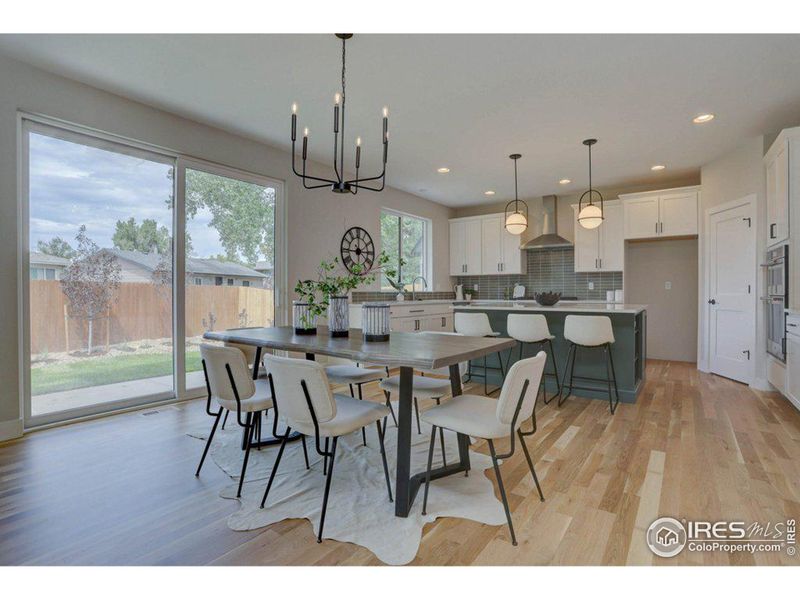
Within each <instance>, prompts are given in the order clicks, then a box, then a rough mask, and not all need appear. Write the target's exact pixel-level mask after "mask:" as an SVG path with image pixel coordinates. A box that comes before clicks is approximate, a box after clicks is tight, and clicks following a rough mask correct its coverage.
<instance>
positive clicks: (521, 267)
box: [500, 225, 528, 275]
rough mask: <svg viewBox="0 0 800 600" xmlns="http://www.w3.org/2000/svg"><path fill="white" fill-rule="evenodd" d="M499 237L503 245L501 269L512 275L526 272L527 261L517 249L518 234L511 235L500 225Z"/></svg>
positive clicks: (518, 242)
mask: <svg viewBox="0 0 800 600" xmlns="http://www.w3.org/2000/svg"><path fill="white" fill-rule="evenodd" d="M500 231H501V234H500V235H501V238H502V247H503V262H502V263H501V267H502V268H501V271H502V272H503V273H509V274H512V275H518V274H520V273H526V272H527V270H528V265H527V264H526V263H527V261H525V260H524V258H523V255H522V254H523V252H522V250H520V249H519V244H520V236H518V235H513V234H511V233H508V231H506V228H505V227H502V225H501V230H500Z"/></svg>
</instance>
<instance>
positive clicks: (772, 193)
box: [764, 135, 790, 246]
mask: <svg viewBox="0 0 800 600" xmlns="http://www.w3.org/2000/svg"><path fill="white" fill-rule="evenodd" d="M789 146H790V141H789V137H788V136H784V135H781V136H779V137H778V139H776V140H775V143H773V144H772V147H770V149H769V150H768V151H767V154H766V155H765V156H764V163H765V168H766V179H767V246H772V245H774V244H779V243H781V242H784V241H786V240H788V239H789V204H790V198H789V177H790V173H789V171H790V168H789V158H790V147H789Z"/></svg>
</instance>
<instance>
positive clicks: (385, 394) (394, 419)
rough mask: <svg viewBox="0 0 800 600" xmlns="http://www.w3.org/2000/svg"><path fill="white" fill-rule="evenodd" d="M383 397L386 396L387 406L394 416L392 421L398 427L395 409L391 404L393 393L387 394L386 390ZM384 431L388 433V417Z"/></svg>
mask: <svg viewBox="0 0 800 600" xmlns="http://www.w3.org/2000/svg"><path fill="white" fill-rule="evenodd" d="M383 395H384V396H386V406H387V407H388V408H389V414H391V415H392V421H394V426H395V427H397V417H396V416H395V414H394V408H392V402H391V396H392V394H391V392H387V391H386V390H384V391H383ZM383 430H384V431H386V417H384V419H383Z"/></svg>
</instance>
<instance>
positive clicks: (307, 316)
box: [292, 300, 317, 335]
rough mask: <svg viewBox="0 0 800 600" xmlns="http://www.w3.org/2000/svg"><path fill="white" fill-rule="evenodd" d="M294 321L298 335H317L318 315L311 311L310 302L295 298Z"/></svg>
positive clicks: (293, 307) (293, 303)
mask: <svg viewBox="0 0 800 600" xmlns="http://www.w3.org/2000/svg"><path fill="white" fill-rule="evenodd" d="M292 323H293V324H294V332H295V334H296V335H316V334H317V315H315V314H313V313H312V312H311V305H310V304H309V303H308V302H303V301H301V300H294V301H293V302H292Z"/></svg>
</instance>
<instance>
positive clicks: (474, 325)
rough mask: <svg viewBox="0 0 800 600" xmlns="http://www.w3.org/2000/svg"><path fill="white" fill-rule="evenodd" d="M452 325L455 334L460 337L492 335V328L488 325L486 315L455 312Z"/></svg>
mask: <svg viewBox="0 0 800 600" xmlns="http://www.w3.org/2000/svg"><path fill="white" fill-rule="evenodd" d="M453 325H454V326H455V330H456V333H460V334H461V335H471V336H475V337H484V336H487V335H492V326H491V325H490V324H489V316H488V315H487V314H486V313H479V312H475V313H473V312H469V313H466V312H457V313H456V314H455V316H454V318H453Z"/></svg>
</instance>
